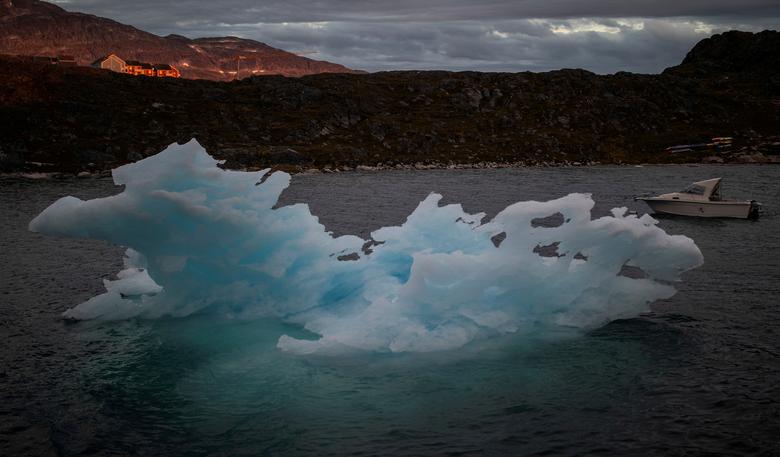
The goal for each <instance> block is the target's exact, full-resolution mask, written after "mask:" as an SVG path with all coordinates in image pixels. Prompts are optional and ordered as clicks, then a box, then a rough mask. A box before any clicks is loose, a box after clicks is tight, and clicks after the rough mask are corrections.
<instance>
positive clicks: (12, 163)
mask: <svg viewBox="0 0 780 457" xmlns="http://www.w3.org/2000/svg"><path fill="white" fill-rule="evenodd" d="M0 78H3V80H4V81H6V83H7V84H5V85H3V86H0V172H4V173H9V172H22V173H48V172H64V173H70V174H74V175H77V174H79V173H85V172H86V173H90V174H92V173H100V172H101V171H103V170H109V169H111V168H115V167H117V166H120V165H122V164H124V163H128V162H132V161H137V160H139V159H142V158H144V157H148V156H150V155H153V154H156V153H157V152H159V151H161V150H162V149H164V148H165V147H167V146H168V145H169V144H171V143H174V142H178V143H183V142H186V141H189V140H190V139H192V138H195V139H197V140H198V141H199V142H200V143H201V144H202V145H203V146H204V147H205V148H206V150H207V151H208V152H209V153H210V154H212V155H214V156H215V157H217V158H218V159H222V160H225V161H226V162H225V166H226V167H227V168H231V169H263V168H268V167H272V168H276V169H281V170H285V171H290V172H303V171H306V170H312V169H317V170H337V169H338V170H353V169H356V168H357V167H366V168H365V169H375V168H378V169H384V168H392V169H404V168H415V169H425V168H448V167H452V168H457V167H470V168H471V167H499V166H537V165H541V166H544V165H566V164H569V165H571V164H577V163H579V164H588V163H601V164H641V163H702V162H705V163H777V161H778V159H777V157H778V156H780V151H778V144H777V143H778V138H780V33H778V32H772V31H765V32H761V33H758V34H753V33H747V32H728V33H725V34H721V35H715V36H713V37H711V38H709V39H706V40H703V41H702V42H700V43H699V44H697V45H696V46H695V47H694V48H693V50H692V51H691V52H690V53H689V54H688V56H687V57H686V58H685V60H684V61H683V62H682V63H681V64H680V65H679V66H676V67H672V68H669V69H667V70H666V71H664V72H663V74H660V75H639V74H630V73H624V72H621V73H617V74H614V75H596V74H593V73H590V72H587V71H584V70H558V71H553V72H548V73H528V72H526V73H475V72H460V73H453V72H440V71H430V72H419V71H404V72H386V73H374V74H366V75H354V74H321V75H313V76H306V77H302V78H285V77H280V76H262V77H251V78H247V79H244V80H241V81H235V82H229V83H228V82H213V81H203V80H163V79H167V78H156V79H155V78H135V77H129V76H127V75H121V74H116V73H111V72H108V71H101V70H95V69H89V68H66V67H60V68H58V67H56V66H41V65H35V64H31V63H29V62H23V61H20V60H19V59H13V58H2V57H0ZM714 137H731V138H733V143H731V144H730V145H729V146H728V147H725V148H724V147H720V146H718V147H716V148H703V149H696V150H684V151H677V152H670V151H669V150H668V148H669V147H673V146H675V145H682V144H694V143H696V144H706V143H709V142H710V141H711V139H712V138H714Z"/></svg>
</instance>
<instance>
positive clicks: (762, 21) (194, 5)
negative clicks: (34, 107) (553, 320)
mask: <svg viewBox="0 0 780 457" xmlns="http://www.w3.org/2000/svg"><path fill="white" fill-rule="evenodd" d="M57 3H59V4H60V5H61V6H63V7H64V8H66V9H68V10H70V11H81V12H86V13H92V14H97V15H100V16H105V17H110V18H112V19H116V20H118V21H120V22H124V23H128V24H132V25H134V26H136V27H138V28H141V29H144V30H148V31H150V32H153V33H157V34H161V35H166V34H169V33H177V34H180V35H185V36H188V37H192V38H195V37H202V36H223V35H233V36H240V37H244V38H251V39H255V40H258V41H262V42H265V43H267V44H269V45H271V46H274V47H279V48H282V49H286V50H290V51H294V52H295V51H298V52H303V51H306V52H310V53H311V52H312V51H314V53H311V54H310V55H309V56H310V57H312V58H316V59H322V60H330V61H334V62H338V63H341V64H344V65H347V66H349V67H352V68H360V69H365V70H369V71H378V70H398V69H445V70H479V71H525V70H530V71H545V70H552V69H557V68H585V69H587V70H590V71H594V72H596V73H613V72H616V71H621V70H625V71H633V72H641V73H657V72H660V71H661V70H663V69H664V68H666V67H668V66H671V65H676V64H678V63H679V62H680V61H681V60H682V58H683V57H684V56H685V53H686V52H687V51H688V50H689V49H690V48H691V47H692V46H693V45H694V44H695V43H696V42H697V41H699V40H701V39H703V38H706V37H708V36H710V35H711V34H713V33H719V32H723V31H726V30H732V29H740V30H749V31H759V30H763V29H767V28H777V26H776V24H778V23H780V3H778V2H777V1H776V0H742V1H740V2H734V1H732V0H678V1H669V0H661V1H652V0H638V1H631V2H627V1H615V0H596V1H588V2H583V1H580V0H558V1H548V0H524V1H511V0H487V1H482V2H479V3H477V2H474V1H473V0H448V1H446V0H415V1H412V0H397V1H394V2H388V1H384V0H383V1H379V0H366V1H360V2H358V1H351V0H319V1H315V2H311V1H303V0H287V1H280V0H270V1H264V2H256V1H253V0H224V1H219V2H216V1H206V0H183V1H178V2H165V3H162V2H157V1H153V0H137V1H133V2H126V1H122V0H69V1H60V2H57Z"/></svg>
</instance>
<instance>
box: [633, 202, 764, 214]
mask: <svg viewBox="0 0 780 457" xmlns="http://www.w3.org/2000/svg"><path fill="white" fill-rule="evenodd" d="M642 200H643V201H644V202H645V203H647V206H649V207H650V208H651V209H652V210H653V212H656V213H661V214H674V215H677V216H692V217H733V218H738V219H747V218H749V217H751V214H752V209H753V204H752V203H751V202H747V201H746V202H694V201H690V202H688V201H680V200H661V199H652V198H647V199H642Z"/></svg>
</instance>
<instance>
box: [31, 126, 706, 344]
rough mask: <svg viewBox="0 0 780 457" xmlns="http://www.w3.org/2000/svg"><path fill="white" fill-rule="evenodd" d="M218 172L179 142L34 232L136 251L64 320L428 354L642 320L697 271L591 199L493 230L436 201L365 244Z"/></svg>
mask: <svg viewBox="0 0 780 457" xmlns="http://www.w3.org/2000/svg"><path fill="white" fill-rule="evenodd" d="M219 163H220V162H219V161H217V160H215V159H214V158H212V157H211V156H209V155H208V154H207V153H206V152H205V150H204V149H203V148H202V147H201V146H200V145H199V144H198V143H197V142H196V141H194V140H193V141H190V142H189V143H187V144H184V145H177V144H174V145H171V146H170V147H168V148H167V149H166V150H165V151H163V152H161V153H159V154H157V155H155V156H152V157H149V158H146V159H144V160H141V161H139V162H136V163H132V164H128V165H125V166H122V167H119V168H117V169H115V170H114V171H113V178H114V182H115V183H116V184H118V185H124V190H123V191H122V192H121V193H119V194H117V195H113V196H109V197H105V198H98V199H94V200H89V201H82V200H80V199H77V198H74V197H64V198H62V199H60V200H58V201H56V202H55V203H53V204H52V205H51V206H49V207H48V208H47V209H45V210H44V211H43V212H41V214H39V215H38V216H37V217H36V218H35V219H33V220H32V221H31V222H30V225H29V228H30V230H32V231H35V232H40V233H43V234H48V235H58V236H68V237H83V238H95V239H100V240H106V241H108V242H110V243H114V244H117V245H121V246H125V247H127V248H128V249H127V253H126V258H125V269H124V270H122V271H121V272H119V273H118V275H117V279H116V280H113V281H105V288H106V292H105V293H103V294H101V295H98V296H96V297H93V298H91V299H89V300H87V301H86V302H84V303H82V304H79V305H78V306H75V307H74V308H72V309H69V310H68V311H66V312H65V313H64V317H65V318H68V319H76V320H86V319H108V320H112V319H127V318H145V319H154V318H159V317H163V316H188V315H193V314H201V315H202V314H211V313H217V314H220V315H223V316H231V317H235V318H241V319H253V318H272V319H278V320H280V321H282V322H285V323H289V324H294V325H297V326H300V327H301V328H304V329H306V330H308V331H310V332H312V333H313V334H315V335H317V336H318V337H317V338H316V339H300V338H293V337H290V336H287V335H285V336H282V337H281V338H279V340H278V342H277V346H278V348H280V349H281V350H283V351H288V352H291V353H296V354H341V353H345V352H354V351H370V352H431V351H441V350H450V349H456V348H460V347H462V346H464V345H466V344H468V343H470V342H473V341H476V340H481V339H486V338H491V337H495V336H500V335H507V334H522V333H524V332H532V331H533V332H538V331H540V329H541V330H544V329H556V328H557V329H560V328H562V327H565V328H574V329H580V330H588V329H592V328H595V327H598V326H601V325H603V324H605V323H607V322H609V321H610V320H614V319H619V318H626V317H632V316H636V315H637V314H639V313H641V312H643V311H646V310H647V309H648V307H649V304H650V303H651V302H653V301H655V300H659V299H663V298H668V297H670V296H672V295H673V294H674V293H675V288H674V287H673V282H675V281H679V280H680V275H681V274H682V273H683V272H685V271H687V270H689V269H692V268H695V267H697V266H699V265H701V264H702V263H703V258H702V254H701V252H700V250H699V249H698V247H697V246H696V244H695V243H694V242H693V240H691V239H690V238H688V237H685V236H682V235H669V234H667V233H665V232H664V231H663V230H662V229H661V228H659V227H658V226H657V221H656V220H654V219H653V218H651V217H650V216H648V215H644V216H641V217H638V216H636V215H632V214H628V212H627V209H626V208H616V209H613V210H612V214H611V215H610V216H605V217H600V218H596V219H592V217H591V209H592V208H593V205H594V201H593V200H592V198H591V196H590V195H588V194H570V195H567V196H565V197H562V198H558V199H555V200H550V201H546V202H537V201H526V202H518V203H515V204H512V205H510V206H508V207H507V208H505V209H504V210H503V211H501V212H500V213H499V214H497V215H496V216H495V217H494V218H493V219H492V220H490V221H486V222H483V219H485V214H483V213H478V214H469V213H466V212H465V211H464V210H463V208H462V207H461V205H457V204H449V205H443V206H442V205H440V200H441V198H442V197H441V195H438V194H430V195H429V196H428V197H427V198H426V199H425V200H423V201H422V202H421V203H420V204H419V205H418V206H417V208H416V209H415V210H414V211H413V212H412V213H411V214H410V215H409V216H408V218H407V219H406V221H405V222H404V223H403V224H401V225H399V226H394V227H383V228H380V229H378V230H376V231H374V232H373V233H371V239H369V240H364V239H362V238H360V237H357V236H338V237H337V236H333V234H332V233H330V232H328V231H327V230H326V228H325V227H324V226H323V225H322V224H321V223H320V222H319V220H318V218H317V217H316V216H314V215H312V214H311V212H310V211H309V207H308V205H306V204H295V205H290V206H283V207H275V205H276V204H277V201H278V199H279V196H280V195H281V193H282V192H283V191H284V189H285V188H287V187H288V185H289V184H290V179H291V178H290V175H288V174H286V173H283V172H271V170H262V171H258V172H243V171H230V170H224V169H221V168H220V167H219V166H218V165H219ZM550 216H555V217H554V218H552V219H556V220H557V223H553V224H550V223H544V224H540V223H539V220H543V219H544V218H549V217H550ZM627 266H628V267H631V268H633V269H634V270H636V271H640V272H641V274H638V275H626V274H623V272H624V270H625V268H626V267H627Z"/></svg>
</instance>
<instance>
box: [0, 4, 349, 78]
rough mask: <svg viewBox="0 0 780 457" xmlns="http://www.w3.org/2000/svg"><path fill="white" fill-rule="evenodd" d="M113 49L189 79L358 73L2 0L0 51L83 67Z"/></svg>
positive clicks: (254, 46)
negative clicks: (65, 58) (63, 58)
mask: <svg viewBox="0 0 780 457" xmlns="http://www.w3.org/2000/svg"><path fill="white" fill-rule="evenodd" d="M110 53H115V54H117V55H118V56H120V57H122V58H123V59H133V60H140V61H144V62H150V63H168V64H171V65H174V66H176V67H177V68H178V69H179V70H180V71H181V73H182V76H183V77H185V78H190V79H210V80H214V81H227V80H231V79H235V78H236V74H235V72H236V67H237V62H236V58H237V57H238V56H243V57H245V58H246V59H244V60H241V63H240V66H241V73H240V76H241V77H242V78H243V77H246V76H250V75H258V74H278V75H284V76H304V75H311V74H316V73H357V71H355V70H351V69H349V68H347V67H344V66H342V65H338V64H335V63H331V62H325V61H318V60H312V59H308V58H306V57H302V56H299V55H296V54H293V53H291V52H287V51H283V50H281V49H276V48H273V47H271V46H268V45H266V44H264V43H260V42H258V41H254V40H247V39H242V38H236V37H219V38H198V39H195V40H191V39H189V38H185V37H183V36H178V35H168V36H166V37H160V36H157V35H154V34H152V33H148V32H144V31H143V30H139V29H137V28H135V27H132V26H129V25H125V24H120V23H119V22H116V21H113V20H111V19H106V18H102V17H98V16H93V15H91V14H82V13H72V12H68V11H65V10H64V9H62V8H60V7H59V6H57V5H53V4H51V3H47V2H42V1H37V0H0V54H11V55H27V56H30V55H40V56H56V55H72V56H75V57H76V61H77V62H78V63H79V64H80V65H89V64H90V63H91V62H93V61H94V60H95V59H97V58H99V57H101V56H104V55H106V54H110Z"/></svg>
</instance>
